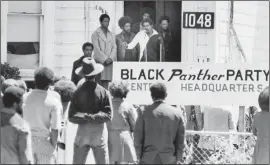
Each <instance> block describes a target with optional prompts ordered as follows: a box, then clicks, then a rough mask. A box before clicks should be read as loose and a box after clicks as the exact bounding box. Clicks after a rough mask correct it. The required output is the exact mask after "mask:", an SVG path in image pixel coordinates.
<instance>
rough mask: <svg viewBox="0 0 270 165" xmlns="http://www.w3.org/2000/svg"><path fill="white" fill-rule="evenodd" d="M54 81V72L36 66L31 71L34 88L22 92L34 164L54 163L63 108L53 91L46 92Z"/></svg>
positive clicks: (24, 115) (24, 114)
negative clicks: (30, 134) (35, 68)
mask: <svg viewBox="0 0 270 165" xmlns="http://www.w3.org/2000/svg"><path fill="white" fill-rule="evenodd" d="M53 80H54V72H53V71H52V70H51V69H49V68H47V67H40V68H38V69H37V70H36V71H35V73H34V82H35V89H33V90H31V91H30V92H28V93H27V94H26V95H25V103H24V106H23V110H24V111H23V117H24V119H25V120H26V121H27V122H28V123H29V124H30V128H31V132H32V143H33V152H34V155H35V159H36V160H35V163H37V164H55V163H56V160H55V157H56V153H55V151H56V150H55V149H56V145H57V142H58V134H59V130H60V129H61V116H62V110H63V107H62V104H61V101H60V100H59V99H58V98H56V97H55V94H53V93H52V92H50V91H48V88H49V87H50V85H51V84H52V83H53ZM48 139H50V140H48Z"/></svg>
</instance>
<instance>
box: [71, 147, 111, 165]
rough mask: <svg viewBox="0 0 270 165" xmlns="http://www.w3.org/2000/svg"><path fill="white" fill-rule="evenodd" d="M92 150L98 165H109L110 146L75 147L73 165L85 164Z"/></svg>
mask: <svg viewBox="0 0 270 165" xmlns="http://www.w3.org/2000/svg"><path fill="white" fill-rule="evenodd" d="M90 149H92V150H93V154H94V157H95V161H96V164H109V153H108V145H102V146H90V145H84V146H78V145H76V144H75V145H74V155H73V164H85V163H86V159H87V156H88V153H89V151H90Z"/></svg>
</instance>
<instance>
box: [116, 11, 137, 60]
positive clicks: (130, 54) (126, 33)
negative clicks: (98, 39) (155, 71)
mask: <svg viewBox="0 0 270 165" xmlns="http://www.w3.org/2000/svg"><path fill="white" fill-rule="evenodd" d="M131 24H132V19H131V18H130V17H129V16H124V17H122V18H120V19H119V21H118V25H119V27H120V28H121V29H122V30H123V31H122V32H121V33H120V34H117V35H116V36H115V37H116V45H117V61H138V60H139V54H138V52H139V50H138V49H139V45H137V46H136V47H135V48H134V49H130V50H129V49H126V48H125V45H124V43H125V42H126V43H127V44H129V43H130V42H131V41H132V40H133V38H134V37H135V34H134V33H133V32H131Z"/></svg>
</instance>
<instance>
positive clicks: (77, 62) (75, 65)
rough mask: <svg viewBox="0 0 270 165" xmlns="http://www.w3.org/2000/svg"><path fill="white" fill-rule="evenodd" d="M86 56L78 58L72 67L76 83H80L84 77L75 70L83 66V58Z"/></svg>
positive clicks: (72, 79)
mask: <svg viewBox="0 0 270 165" xmlns="http://www.w3.org/2000/svg"><path fill="white" fill-rule="evenodd" d="M83 58H84V56H82V57H80V58H79V59H78V60H76V61H75V62H74V63H73V67H72V73H71V81H72V82H74V84H75V85H77V84H78V82H79V81H80V80H81V79H82V78H83V77H81V76H79V75H77V74H76V73H75V70H76V69H77V68H79V67H81V66H82V60H83Z"/></svg>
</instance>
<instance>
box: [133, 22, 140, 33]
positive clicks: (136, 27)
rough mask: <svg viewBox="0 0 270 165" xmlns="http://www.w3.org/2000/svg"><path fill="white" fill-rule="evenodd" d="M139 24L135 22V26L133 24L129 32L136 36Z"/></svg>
mask: <svg viewBox="0 0 270 165" xmlns="http://www.w3.org/2000/svg"><path fill="white" fill-rule="evenodd" d="M140 24H141V22H137V23H135V24H133V26H132V28H131V31H132V32H133V33H135V34H137V33H138V32H139V31H140Z"/></svg>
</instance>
